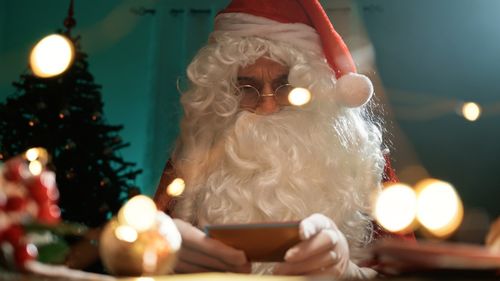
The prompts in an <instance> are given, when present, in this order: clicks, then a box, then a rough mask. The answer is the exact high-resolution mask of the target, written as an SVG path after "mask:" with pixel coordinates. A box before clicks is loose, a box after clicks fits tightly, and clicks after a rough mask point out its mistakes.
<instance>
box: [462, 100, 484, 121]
mask: <svg viewBox="0 0 500 281" xmlns="http://www.w3.org/2000/svg"><path fill="white" fill-rule="evenodd" d="M462 115H463V116H464V118H465V119H467V120H469V121H471V122H473V121H476V120H477V119H478V118H479V116H481V107H480V106H479V105H478V104H477V103H475V102H467V103H465V104H464V105H463V106H462Z"/></svg>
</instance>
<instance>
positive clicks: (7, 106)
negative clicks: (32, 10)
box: [0, 2, 141, 227]
mask: <svg viewBox="0 0 500 281" xmlns="http://www.w3.org/2000/svg"><path fill="white" fill-rule="evenodd" d="M72 15H73V3H72V2H71V5H70V10H69V15H68V18H66V20H65V22H64V25H65V27H66V30H65V31H64V32H61V31H59V32H58V33H60V34H62V35H64V36H66V37H67V38H68V39H70V40H71V41H72V42H73V45H74V51H75V54H74V61H73V63H72V65H71V66H70V67H69V68H68V70H67V71H66V72H64V73H62V74H60V75H58V76H56V77H52V78H40V77H37V76H35V75H33V74H32V73H31V72H30V71H27V72H26V73H25V74H22V75H21V76H20V79H19V81H17V82H14V83H13V85H14V87H15V89H16V91H15V93H14V94H13V95H11V96H10V97H8V98H7V100H6V101H5V102H4V103H0V160H7V159H9V158H10V157H13V156H15V155H17V154H19V153H22V152H24V151H25V150H26V149H28V148H31V147H43V148H45V149H46V150H47V151H48V152H49V154H50V155H51V156H52V161H51V166H50V167H51V168H52V169H53V170H54V171H55V172H56V175H57V184H58V188H59V192H60V201H59V205H60V208H61V213H62V218H63V219H64V220H68V221H73V222H79V223H84V224H86V225H88V226H92V227H93V226H99V225H102V224H103V223H104V222H106V221H107V220H108V219H109V218H110V217H111V216H112V215H113V214H115V213H116V212H117V211H118V210H119V208H120V207H121V205H122V204H123V203H124V201H125V200H126V199H127V198H128V197H130V196H131V195H134V194H136V193H138V189H137V188H136V187H134V185H133V183H134V179H135V178H136V176H137V175H138V174H139V173H140V172H141V171H140V170H138V169H136V168H134V166H135V164H134V163H131V162H126V161H124V159H123V158H122V157H121V156H120V155H119V154H117V151H118V150H120V149H122V148H124V147H127V146H128V145H129V144H128V143H124V142H123V140H122V139H121V138H120V136H119V135H118V132H119V131H120V130H121V129H122V126H113V125H108V124H106V120H105V118H104V116H103V102H102V97H101V92H100V91H101V86H100V85H98V84H96V83H95V82H94V78H93V76H92V74H91V73H90V71H89V64H88V62H87V55H86V54H85V53H84V52H83V51H82V49H81V44H80V43H81V39H80V37H78V36H76V37H72V36H71V34H70V33H71V32H70V31H71V28H72V27H73V26H74V25H75V21H74V19H73V17H72Z"/></svg>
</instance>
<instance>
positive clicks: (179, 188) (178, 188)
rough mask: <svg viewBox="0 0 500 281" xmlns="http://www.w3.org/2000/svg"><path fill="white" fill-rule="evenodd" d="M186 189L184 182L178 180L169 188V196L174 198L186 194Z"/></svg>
mask: <svg viewBox="0 0 500 281" xmlns="http://www.w3.org/2000/svg"><path fill="white" fill-rule="evenodd" d="M184 188H186V183H185V182H184V180H183V179H181V178H176V179H174V180H173V181H172V182H171V183H170V184H169V185H168V186H167V194H168V195H170V196H174V197H176V196H180V195H181V194H182V193H183V192H184Z"/></svg>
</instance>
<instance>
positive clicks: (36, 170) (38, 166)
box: [28, 160, 43, 176]
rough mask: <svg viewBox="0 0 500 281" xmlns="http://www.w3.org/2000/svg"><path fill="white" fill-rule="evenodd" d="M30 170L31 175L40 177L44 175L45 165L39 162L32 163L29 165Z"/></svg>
mask: <svg viewBox="0 0 500 281" xmlns="http://www.w3.org/2000/svg"><path fill="white" fill-rule="evenodd" d="M28 169H29V170H30V173H31V174H33V175H34V176H38V175H40V174H41V173H42V170H43V165H42V163H41V162H40V161H38V160H35V161H31V162H30V164H29V165H28Z"/></svg>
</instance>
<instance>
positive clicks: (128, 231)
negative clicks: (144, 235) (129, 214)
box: [115, 225, 139, 243]
mask: <svg viewBox="0 0 500 281" xmlns="http://www.w3.org/2000/svg"><path fill="white" fill-rule="evenodd" d="M115 236H116V238H118V240H122V241H125V242H129V243H133V242H135V241H136V240H137V237H138V236H139V235H138V234H137V231H135V229H133V228H132V227H130V226H128V225H120V226H118V227H117V228H116V229H115Z"/></svg>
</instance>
